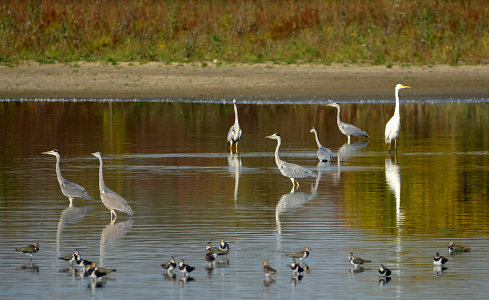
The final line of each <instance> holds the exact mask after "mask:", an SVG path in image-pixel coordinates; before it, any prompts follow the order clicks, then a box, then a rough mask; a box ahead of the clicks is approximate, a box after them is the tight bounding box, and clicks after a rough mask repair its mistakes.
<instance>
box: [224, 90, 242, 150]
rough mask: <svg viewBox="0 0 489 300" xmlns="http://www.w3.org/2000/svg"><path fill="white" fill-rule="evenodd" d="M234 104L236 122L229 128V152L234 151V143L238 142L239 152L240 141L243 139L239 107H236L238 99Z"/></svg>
mask: <svg viewBox="0 0 489 300" xmlns="http://www.w3.org/2000/svg"><path fill="white" fill-rule="evenodd" d="M233 105H234V124H233V126H231V128H229V131H228V144H229V152H231V153H233V143H236V153H238V142H239V140H240V139H241V135H242V134H243V131H242V130H241V126H239V120H238V109H237V107H236V99H234V100H233Z"/></svg>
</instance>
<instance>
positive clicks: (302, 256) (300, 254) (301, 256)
mask: <svg viewBox="0 0 489 300" xmlns="http://www.w3.org/2000/svg"><path fill="white" fill-rule="evenodd" d="M310 254H311V248H309V247H306V250H304V251H299V252H296V253H292V254H286V255H287V256H288V257H292V258H297V259H300V261H302V260H304V259H306V258H307V257H308V256H309V255H310Z"/></svg>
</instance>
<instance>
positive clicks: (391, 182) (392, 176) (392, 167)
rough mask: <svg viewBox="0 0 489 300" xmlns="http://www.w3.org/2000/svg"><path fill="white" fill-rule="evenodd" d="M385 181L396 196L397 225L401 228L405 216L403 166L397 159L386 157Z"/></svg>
mask: <svg viewBox="0 0 489 300" xmlns="http://www.w3.org/2000/svg"><path fill="white" fill-rule="evenodd" d="M385 181H386V182H387V185H388V186H389V189H390V190H391V191H392V193H394V197H395V198H396V226H397V230H400V228H399V226H400V225H402V221H403V218H404V216H403V214H402V212H401V167H399V166H398V165H397V161H396V159H394V162H392V159H391V158H390V157H389V158H386V159H385Z"/></svg>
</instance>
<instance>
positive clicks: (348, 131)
mask: <svg viewBox="0 0 489 300" xmlns="http://www.w3.org/2000/svg"><path fill="white" fill-rule="evenodd" d="M326 106H331V107H336V109H337V110H338V116H337V118H336V122H337V123H338V128H339V129H340V131H341V133H343V134H344V135H346V136H348V144H349V143H350V137H351V136H356V137H359V136H364V137H367V138H368V134H367V133H366V132H365V131H363V130H361V129H360V128H358V127H356V126H354V125H351V124H348V123H344V122H341V120H340V105H339V104H338V103H336V102H334V103H330V104H326Z"/></svg>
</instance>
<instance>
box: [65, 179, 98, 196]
mask: <svg viewBox="0 0 489 300" xmlns="http://www.w3.org/2000/svg"><path fill="white" fill-rule="evenodd" d="M60 187H61V191H62V192H63V194H64V195H65V196H66V197H70V198H82V199H87V200H92V197H91V196H90V194H89V193H88V192H87V190H85V189H84V188H83V187H82V186H80V185H78V184H76V183H74V182H71V181H68V180H65V181H63V183H62V184H61V185H60Z"/></svg>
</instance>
